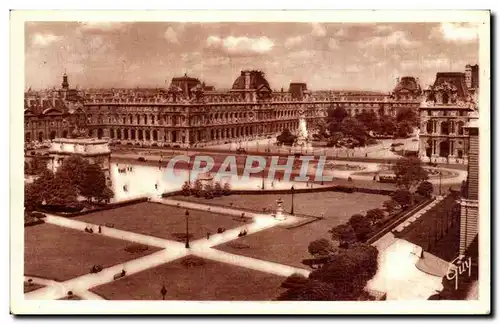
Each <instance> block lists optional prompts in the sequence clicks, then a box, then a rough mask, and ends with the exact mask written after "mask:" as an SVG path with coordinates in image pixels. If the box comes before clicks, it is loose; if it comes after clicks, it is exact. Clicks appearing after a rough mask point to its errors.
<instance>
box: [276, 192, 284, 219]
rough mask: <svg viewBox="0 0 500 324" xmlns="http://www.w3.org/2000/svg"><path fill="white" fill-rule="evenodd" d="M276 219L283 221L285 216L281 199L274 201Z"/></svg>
mask: <svg viewBox="0 0 500 324" xmlns="http://www.w3.org/2000/svg"><path fill="white" fill-rule="evenodd" d="M276 219H278V220H285V219H286V216H285V215H284V214H283V199H281V197H280V198H278V199H276Z"/></svg>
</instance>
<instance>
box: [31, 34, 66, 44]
mask: <svg viewBox="0 0 500 324" xmlns="http://www.w3.org/2000/svg"><path fill="white" fill-rule="evenodd" d="M60 39H61V37H60V36H56V35H54V34H42V33H36V34H34V35H33V37H32V38H31V43H32V44H33V45H35V46H39V47H45V46H48V45H50V44H52V43H54V42H57V41H59V40H60Z"/></svg>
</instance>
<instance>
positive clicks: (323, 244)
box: [277, 239, 378, 301]
mask: <svg viewBox="0 0 500 324" xmlns="http://www.w3.org/2000/svg"><path fill="white" fill-rule="evenodd" d="M308 250H309V252H310V253H311V255H312V256H313V259H308V260H304V261H303V263H306V264H309V265H311V264H312V265H313V266H312V268H313V271H312V272H311V273H310V275H309V277H308V278H306V277H304V276H302V275H299V274H294V275H292V276H290V277H288V278H287V279H286V280H285V281H284V282H283V283H282V285H281V286H282V287H283V288H286V289H287V290H286V291H285V292H283V293H282V294H281V295H280V296H279V297H278V298H277V299H278V300H288V301H299V300H302V301H320V300H323V301H327V300H359V299H360V298H361V297H362V296H363V295H364V288H365V286H366V283H367V282H368V280H370V279H371V278H373V276H375V274H376V273H377V270H378V260H377V259H378V250H377V249H376V248H375V247H373V246H370V245H366V244H356V245H352V246H350V247H349V248H348V249H346V248H338V247H335V246H334V245H333V244H332V242H331V241H329V240H327V239H319V240H316V241H313V242H311V243H310V244H309V247H308Z"/></svg>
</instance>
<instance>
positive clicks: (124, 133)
mask: <svg viewBox="0 0 500 324" xmlns="http://www.w3.org/2000/svg"><path fill="white" fill-rule="evenodd" d="M123 138H124V139H126V140H128V129H124V130H123Z"/></svg>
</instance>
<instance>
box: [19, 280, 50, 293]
mask: <svg viewBox="0 0 500 324" xmlns="http://www.w3.org/2000/svg"><path fill="white" fill-rule="evenodd" d="M42 287H45V286H44V285H40V284H37V283H34V282H33V283H28V282H27V281H25V282H24V293H29V292H30V291H33V290H37V289H39V288H42Z"/></svg>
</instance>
